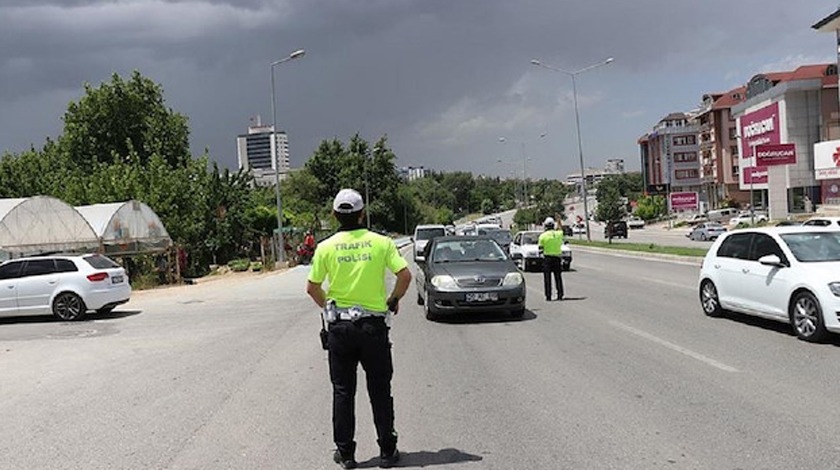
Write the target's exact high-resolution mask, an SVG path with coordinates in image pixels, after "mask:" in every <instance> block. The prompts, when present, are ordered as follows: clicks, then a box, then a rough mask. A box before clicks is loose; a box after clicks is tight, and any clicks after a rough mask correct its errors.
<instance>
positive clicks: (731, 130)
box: [729, 127, 738, 139]
mask: <svg viewBox="0 0 840 470" xmlns="http://www.w3.org/2000/svg"><path fill="white" fill-rule="evenodd" d="M736 137H738V129H736V128H734V127H730V128H729V138H730V139H734V138H736Z"/></svg>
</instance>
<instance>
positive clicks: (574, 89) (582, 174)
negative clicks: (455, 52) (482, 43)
mask: <svg viewBox="0 0 840 470" xmlns="http://www.w3.org/2000/svg"><path fill="white" fill-rule="evenodd" d="M613 60H614V59H613V58H612V57H609V58H607V59H606V60H604V61H602V62H598V63H597V64H593V65H590V66H588V67H584V68H582V69H580V70H575V71H573V72H570V71H568V70H563V69H561V68H557V67H552V66H550V65H546V64H544V63H542V62H541V61H540V60H538V59H531V65H536V66H537V67H542V68H544V69H548V70H551V71H554V72H560V73H564V74H566V75H568V76H570V77H572V96H573V97H574V102H575V124H576V127H577V140H578V154H579V158H580V185H581V192H582V193H583V195H582V196H583V216H584V219H585V222H586V239H587V240H589V241H592V237H591V236H590V233H589V205H588V203H587V193H586V173H585V169H584V165H583V144H582V141H581V137H580V112H579V111H578V100H577V80H576V78H577V76H578V75H580V74H582V73H584V72H588V71H590V70H592V69H594V68H598V67H601V66H602V65H607V64H609V63H611V62H612V61H613Z"/></svg>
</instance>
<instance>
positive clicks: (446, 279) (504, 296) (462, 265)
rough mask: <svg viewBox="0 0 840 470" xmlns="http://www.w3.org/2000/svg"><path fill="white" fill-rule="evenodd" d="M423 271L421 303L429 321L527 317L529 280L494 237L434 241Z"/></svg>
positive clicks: (419, 285)
mask: <svg viewBox="0 0 840 470" xmlns="http://www.w3.org/2000/svg"><path fill="white" fill-rule="evenodd" d="M419 268H420V269H419V272H418V276H417V303H418V304H419V305H424V306H425V311H426V318H428V319H430V320H432V319H434V318H435V317H437V316H439V315H443V314H452V313H460V312H494V311H503V312H509V313H510V314H511V315H512V316H514V317H521V316H522V315H523V314H524V313H525V278H524V277H523V276H522V273H520V272H519V270H518V269H517V267H516V265H515V264H514V263H513V261H511V260H510V259H509V258H508V256H507V255H506V254H505V252H504V250H503V249H502V248H501V247H500V246H499V244H498V243H497V242H496V241H495V240H493V239H492V238H489V237H482V236H464V237H438V238H435V239H433V240H432V241H431V242H430V243H429V245H428V246H427V247H426V261H425V263H423V264H422V265H420V266H419Z"/></svg>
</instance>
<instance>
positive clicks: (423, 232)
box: [415, 228, 446, 240]
mask: <svg viewBox="0 0 840 470" xmlns="http://www.w3.org/2000/svg"><path fill="white" fill-rule="evenodd" d="M445 235H446V232H445V231H444V229H442V228H420V229H417V236H416V237H415V238H416V239H417V240H431V239H432V238H435V237H442V236H445Z"/></svg>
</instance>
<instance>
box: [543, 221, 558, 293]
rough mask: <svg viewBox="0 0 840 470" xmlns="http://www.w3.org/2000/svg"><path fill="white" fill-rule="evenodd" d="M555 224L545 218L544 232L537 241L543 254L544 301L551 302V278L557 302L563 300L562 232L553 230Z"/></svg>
mask: <svg viewBox="0 0 840 470" xmlns="http://www.w3.org/2000/svg"><path fill="white" fill-rule="evenodd" d="M554 226H555V222H554V219H552V218H551V217H547V218H546V219H545V222H543V228H545V232H543V233H541V234H540V238H539V240H538V241H537V243H538V244H539V247H540V251H542V253H543V283H544V285H545V300H551V276H552V274H553V275H554V283H555V284H557V300H563V274H562V273H563V260H562V258H561V255H562V254H563V231H562V230H555V229H554Z"/></svg>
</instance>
